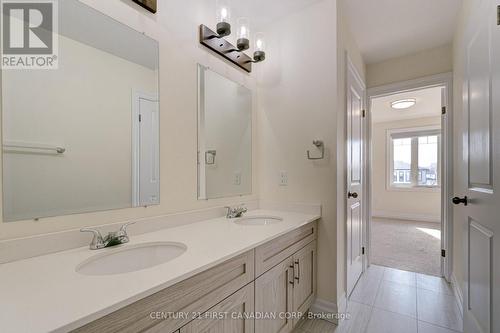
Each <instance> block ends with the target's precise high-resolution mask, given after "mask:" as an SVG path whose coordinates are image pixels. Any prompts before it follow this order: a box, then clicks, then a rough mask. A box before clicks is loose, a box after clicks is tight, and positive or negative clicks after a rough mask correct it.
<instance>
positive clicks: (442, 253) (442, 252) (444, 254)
mask: <svg viewBox="0 0 500 333" xmlns="http://www.w3.org/2000/svg"><path fill="white" fill-rule="evenodd" d="M441 257H443V258H446V250H441Z"/></svg>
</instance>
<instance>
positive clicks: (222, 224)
mask: <svg viewBox="0 0 500 333" xmlns="http://www.w3.org/2000/svg"><path fill="white" fill-rule="evenodd" d="M248 215H271V216H280V217H282V218H283V219H284V220H283V221H282V222H280V223H276V224H271V225H264V226H262V225H260V226H259V225H254V226H248V225H238V224H236V223H234V222H231V221H228V220H227V219H225V218H217V219H211V220H206V221H202V222H197V223H192V224H188V225H183V226H179V227H174V228H168V229H163V230H160V231H156V232H152V233H147V234H142V235H138V236H132V237H131V241H130V243H128V244H126V245H122V246H129V245H136V244H141V243H149V242H163V241H172V242H180V243H184V244H186V245H187V247H188V249H187V251H186V252H185V253H183V254H182V255H181V256H179V257H177V258H175V259H174V260H172V261H169V262H167V263H165V264H162V265H159V266H155V267H152V268H148V269H144V270H141V271H136V272H131V273H124V274H118V275H108V276H86V275H82V274H79V273H77V272H76V271H75V268H76V266H77V265H78V264H80V263H81V262H82V261H84V260H86V259H88V258H90V257H92V256H94V255H96V254H100V253H104V252H105V251H110V250H113V248H110V249H103V250H97V251H91V250H89V248H88V247H83V248H78V249H74V250H69V251H64V252H58V253H54V254H49V255H44V256H40V257H35V258H30V259H26V260H21V261H16V262H12V263H8V264H2V265H0V332H6V333H17V332H22V333H38V332H40V333H42V332H43V333H45V332H68V331H70V330H72V329H75V328H77V327H80V326H82V325H84V324H86V323H89V322H91V321H93V320H95V319H97V318H100V317H102V316H104V315H106V314H108V313H111V312H113V311H116V310H117V309H119V308H122V307H124V306H126V305H129V304H131V303H133V302H135V301H137V300H139V299H141V298H144V297H147V296H149V295H151V294H153V293H155V292H157V291H159V290H162V289H164V288H166V287H169V286H171V285H174V284H175V283H177V282H179V281H182V280H185V279H187V278H189V277H191V276H193V275H195V274H197V273H199V272H202V271H204V270H206V269H209V268H211V267H213V266H215V265H217V264H219V263H222V262H224V261H226V260H228V259H230V258H232V257H234V256H237V255H239V254H241V253H244V252H246V251H248V250H250V249H253V248H255V247H256V246H258V245H260V244H263V243H265V242H268V241H269V240H272V239H274V238H276V237H278V236H280V235H283V234H285V233H287V232H290V231H291V230H294V229H296V228H298V227H300V226H302V225H304V224H307V223H309V222H312V221H315V220H317V219H319V218H320V216H318V215H312V214H301V213H291V212H281V211H272V210H254V211H251V212H249V214H248ZM115 249H116V247H115Z"/></svg>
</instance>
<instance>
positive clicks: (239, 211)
mask: <svg viewBox="0 0 500 333" xmlns="http://www.w3.org/2000/svg"><path fill="white" fill-rule="evenodd" d="M224 208H226V209H227V214H226V218H228V219H234V218H237V217H242V216H243V214H244V213H246V212H247V211H248V209H247V208H246V207H245V205H244V204H241V205H240V206H237V207H229V206H226V207H224Z"/></svg>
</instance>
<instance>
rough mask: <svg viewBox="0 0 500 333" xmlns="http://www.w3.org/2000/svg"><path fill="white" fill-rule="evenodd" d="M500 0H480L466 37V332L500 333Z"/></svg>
mask: <svg viewBox="0 0 500 333" xmlns="http://www.w3.org/2000/svg"><path fill="white" fill-rule="evenodd" d="M498 5H500V0H482V1H481V3H480V6H478V7H476V8H475V12H474V13H473V15H472V16H471V17H470V18H469V22H468V23H469V24H468V28H467V33H466V39H465V42H466V43H465V75H464V76H465V81H464V110H465V112H464V120H463V125H464V126H463V133H462V138H463V148H464V154H463V165H462V167H461V168H460V174H458V177H461V178H463V179H465V180H466V182H465V184H464V186H462V187H463V188H461V189H456V192H458V191H460V192H458V193H456V194H457V195H458V196H457V197H455V198H454V199H453V201H454V203H455V204H456V205H457V206H456V209H455V216H456V218H457V219H459V220H458V221H459V222H461V225H462V226H463V228H464V234H465V239H464V244H465V250H466V251H465V254H464V262H465V266H464V267H465V272H464V282H465V283H464V293H463V296H464V304H463V309H464V332H467V333H479V332H481V333H489V332H500V240H499V237H500V219H499V212H500V208H499V207H500V206H499V205H500V195H499V192H500V150H499V149H500V146H499V145H500V26H498V25H497V6H498Z"/></svg>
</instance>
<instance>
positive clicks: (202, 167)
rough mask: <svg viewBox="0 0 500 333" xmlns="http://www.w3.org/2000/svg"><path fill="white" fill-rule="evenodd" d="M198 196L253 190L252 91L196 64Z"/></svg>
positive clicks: (239, 193) (233, 193)
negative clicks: (197, 82) (197, 81)
mask: <svg viewBox="0 0 500 333" xmlns="http://www.w3.org/2000/svg"><path fill="white" fill-rule="evenodd" d="M198 80H199V85H198V95H199V101H198V103H199V105H198V199H212V198H220V197H229V196H236V195H244V194H250V193H251V192H252V91H251V90H250V89H248V88H246V87H244V86H242V85H241V84H238V83H236V82H234V81H232V80H229V79H228V78H226V77H224V76H222V75H220V74H217V73H215V72H213V71H211V70H209V69H208V68H206V67H203V66H201V65H198Z"/></svg>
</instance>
